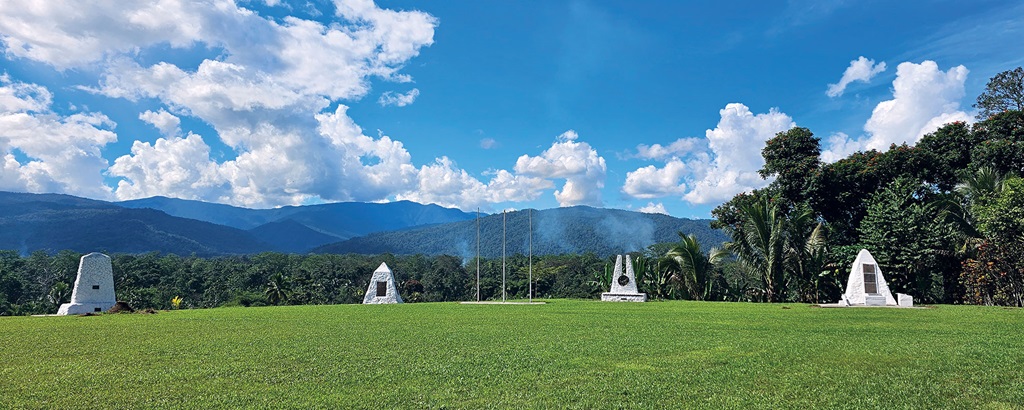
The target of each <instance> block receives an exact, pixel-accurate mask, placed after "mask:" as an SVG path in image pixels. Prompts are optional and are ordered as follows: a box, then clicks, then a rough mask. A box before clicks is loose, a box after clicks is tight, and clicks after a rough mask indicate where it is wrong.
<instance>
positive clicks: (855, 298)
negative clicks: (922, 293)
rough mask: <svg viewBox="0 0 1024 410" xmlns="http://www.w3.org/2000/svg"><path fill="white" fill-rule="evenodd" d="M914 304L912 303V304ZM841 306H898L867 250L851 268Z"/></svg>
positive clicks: (859, 254) (880, 270) (861, 251)
mask: <svg viewBox="0 0 1024 410" xmlns="http://www.w3.org/2000/svg"><path fill="white" fill-rule="evenodd" d="M911 303H912V302H911ZM839 305H840V306H897V303H896V299H895V298H893V297H892V292H890V291H889V284H888V283H886V282H885V277H884V276H882V269H881V268H879V266H878V262H876V261H875V258H874V257H872V256H871V252H868V250H867V249H861V250H860V253H858V254H857V259H856V260H854V261H853V266H851V267H850V277H849V279H847V281H846V292H844V293H843V295H842V296H840V299H839Z"/></svg>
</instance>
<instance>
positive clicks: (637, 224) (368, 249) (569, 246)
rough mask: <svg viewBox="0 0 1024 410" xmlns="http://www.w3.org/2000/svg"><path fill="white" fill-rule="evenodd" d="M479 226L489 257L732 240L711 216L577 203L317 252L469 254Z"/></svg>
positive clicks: (368, 238)
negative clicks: (690, 238)
mask: <svg viewBox="0 0 1024 410" xmlns="http://www.w3.org/2000/svg"><path fill="white" fill-rule="evenodd" d="M478 226H479V230H478ZM531 230H532V232H533V234H532V235H530V232H531ZM478 231H479V243H480V250H479V253H480V255H481V256H483V257H488V258H494V257H500V256H501V254H502V249H503V248H504V252H505V253H506V254H507V255H513V254H517V253H518V254H523V255H525V254H527V253H529V252H530V250H531V247H532V252H533V253H534V254H537V255H549V254H563V253H583V252H594V253H596V254H598V255H612V254H621V253H624V252H632V251H639V250H643V249H644V248H646V247H647V246H649V245H651V244H655V243H662V242H678V241H679V235H678V233H679V232H682V233H684V234H687V235H688V234H694V235H696V236H697V240H698V241H700V242H701V244H702V245H704V247H706V248H710V247H713V246H720V245H721V244H722V242H725V241H727V240H728V238H727V237H726V235H725V233H724V232H722V231H719V230H716V229H711V227H710V220H707V219H697V220H694V219H681V218H675V217H672V216H668V215H662V214H647V213H640V212H633V211H626V210H622V209H607V208H592V207H588V206H574V207H564V208H554V209H546V210H540V211H538V210H521V211H515V212H508V213H506V214H505V215H502V214H500V213H499V214H494V215H487V216H483V217H481V218H480V219H479V221H461V222H451V223H447V224H443V225H431V226H421V227H413V228H409V229H403V230H399V231H391V232H376V233H371V234H369V235H365V236H360V237H357V238H352V239H349V240H346V241H342V242H337V243H332V244H329V245H324V246H321V247H319V248H316V249H314V250H313V252H318V253H366V254H380V253H394V254H418V253H422V254H425V255H437V254H449V255H456V256H462V257H467V258H468V257H472V256H474V255H476V253H477V249H476V248H477V238H478V234H477V232H478ZM503 239H504V240H503Z"/></svg>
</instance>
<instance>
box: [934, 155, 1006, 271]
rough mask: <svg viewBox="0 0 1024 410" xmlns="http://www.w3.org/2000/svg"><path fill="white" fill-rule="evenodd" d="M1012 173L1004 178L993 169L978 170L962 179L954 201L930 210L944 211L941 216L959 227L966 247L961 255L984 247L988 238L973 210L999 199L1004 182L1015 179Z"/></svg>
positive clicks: (962, 245)
mask: <svg viewBox="0 0 1024 410" xmlns="http://www.w3.org/2000/svg"><path fill="white" fill-rule="evenodd" d="M1014 176H1015V174H1014V173H1012V172H1010V173H1007V174H1005V175H1000V174H999V172H997V171H996V170H995V169H993V168H990V167H981V168H978V170H977V171H975V172H974V173H964V174H962V175H961V177H960V179H961V182H960V183H959V184H957V185H956V188H955V189H954V191H955V192H956V195H955V196H954V198H947V199H943V200H939V201H936V202H935V203H934V204H929V206H936V207H939V208H940V209H941V211H940V212H938V215H939V218H941V219H943V220H944V221H945V222H949V223H952V224H953V225H954V226H955V227H956V234H957V235H958V236H959V237H960V239H961V240H962V241H963V243H962V244H961V246H960V250H959V252H960V253H962V254H970V253H971V250H972V249H974V248H977V246H978V245H979V244H981V242H982V239H984V236H985V235H983V234H982V233H981V231H980V230H979V227H978V224H977V221H975V218H974V217H975V215H973V214H972V210H971V207H972V206H973V205H976V204H979V203H981V202H983V201H985V200H986V199H987V198H990V197H992V196H993V195H996V194H998V193H1000V192H1002V190H1003V181H1005V180H1007V179H1010V178H1012V177H1014Z"/></svg>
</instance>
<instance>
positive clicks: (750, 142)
mask: <svg viewBox="0 0 1024 410" xmlns="http://www.w3.org/2000/svg"><path fill="white" fill-rule="evenodd" d="M719 113H720V114H721V117H722V118H721V120H719V121H718V126H717V127H716V128H715V129H711V130H707V132H705V135H706V136H707V139H708V147H710V150H711V157H712V160H711V162H710V163H709V164H708V169H707V170H706V172H705V173H704V177H703V178H701V179H699V180H697V181H695V182H694V183H693V184H691V188H690V191H689V192H687V193H686V195H684V196H683V198H684V199H686V200H687V201H689V202H691V203H695V204H707V203H712V202H718V201H725V200H728V199H729V198H732V197H733V195H736V194H738V193H740V192H745V191H750V190H752V189H755V188H761V187H764V186H767V185H768V183H769V182H770V181H765V180H764V179H761V176H760V175H758V173H757V170H759V169H761V167H762V166H764V158H763V157H762V156H761V150H762V149H763V148H764V144H765V141H768V140H769V139H770V138H772V137H774V136H775V134H778V133H779V132H782V131H786V130H788V129H790V128H793V127H795V126H796V123H795V122H793V119H792V118H790V116H788V115H786V114H785V113H782V112H780V111H779V110H777V109H775V108H772V109H771V110H769V111H768V112H767V113H762V114H756V115H755V114H754V113H752V112H750V109H749V108H747V106H745V105H743V104H738V103H732V104H728V105H726V106H725V108H724V109H722V110H721V111H719Z"/></svg>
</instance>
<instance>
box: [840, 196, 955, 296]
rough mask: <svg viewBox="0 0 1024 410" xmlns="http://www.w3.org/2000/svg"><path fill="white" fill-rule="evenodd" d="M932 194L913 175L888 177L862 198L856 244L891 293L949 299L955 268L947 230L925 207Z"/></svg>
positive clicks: (931, 209) (934, 210) (935, 212)
mask: <svg viewBox="0 0 1024 410" xmlns="http://www.w3.org/2000/svg"><path fill="white" fill-rule="evenodd" d="M932 196H933V193H932V192H931V191H929V190H928V189H927V187H926V186H924V185H922V183H921V182H920V181H918V180H916V179H914V178H909V177H903V178H898V179H897V180H895V181H893V182H892V183H890V184H889V185H888V186H887V187H885V188H884V189H882V190H881V191H879V192H878V193H876V194H875V195H873V196H872V197H871V199H870V200H869V201H868V214H867V216H866V217H865V218H864V221H863V222H862V223H861V226H860V234H861V241H860V242H861V244H862V246H863V247H864V248H866V249H868V250H870V251H871V253H872V255H873V256H874V257H875V259H876V260H877V261H878V263H879V265H880V266H881V267H882V269H883V272H885V277H886V280H887V281H888V283H889V286H890V288H891V289H893V290H894V291H899V292H904V293H910V294H912V295H914V296H915V297H918V298H920V299H922V300H924V301H926V302H931V303H941V302H952V300H951V299H950V296H951V295H950V294H949V293H950V292H951V290H950V289H948V288H949V287H950V286H952V285H953V284H955V282H956V281H955V278H956V272H957V271H958V269H957V265H958V264H957V262H956V258H955V252H954V251H955V248H954V245H953V244H954V240H953V236H952V229H951V227H950V226H948V225H945V224H943V223H941V221H942V218H939V215H938V212H939V209H938V208H937V207H934V206H931V205H930V201H931V200H932ZM950 282H952V283H950Z"/></svg>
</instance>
